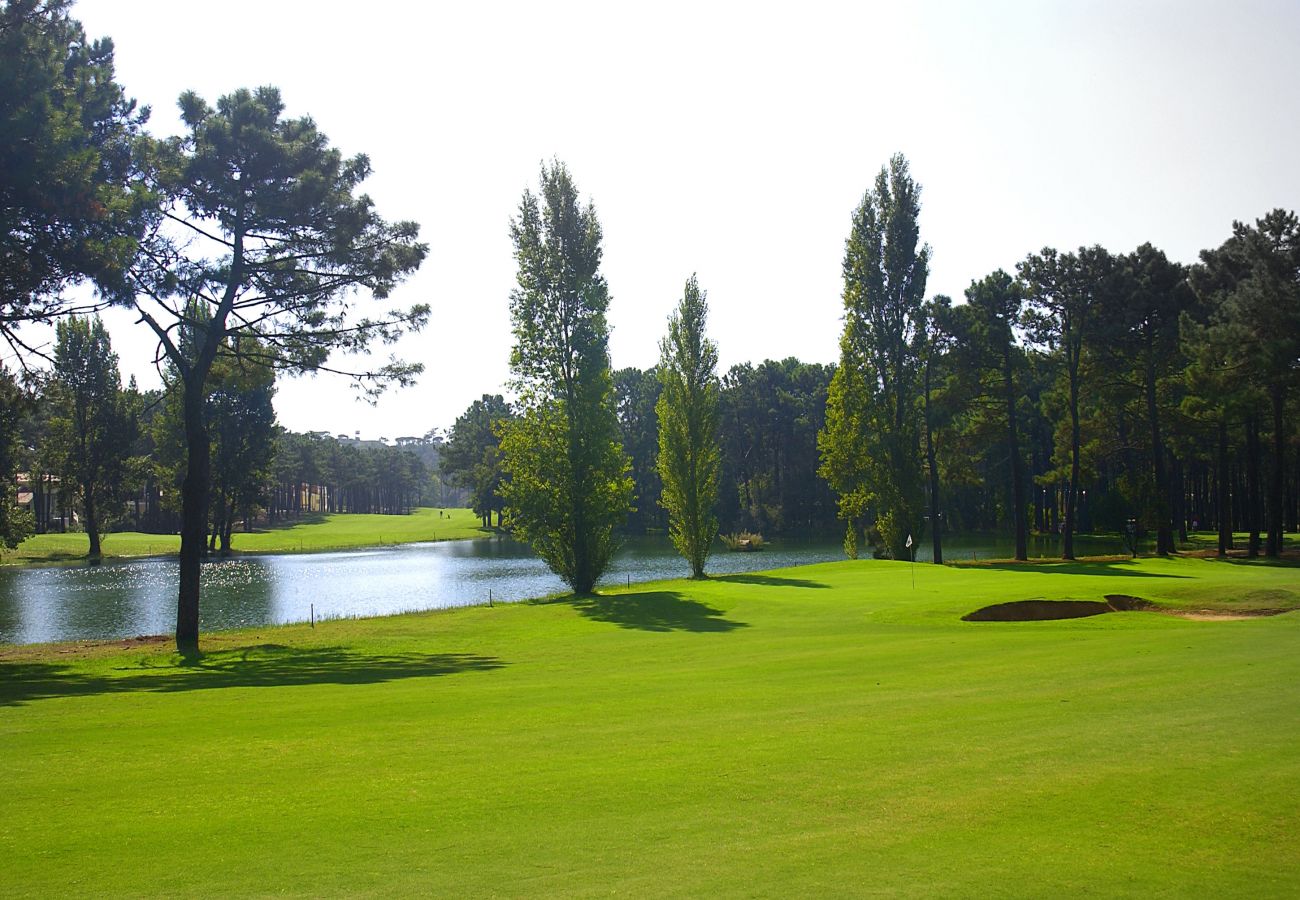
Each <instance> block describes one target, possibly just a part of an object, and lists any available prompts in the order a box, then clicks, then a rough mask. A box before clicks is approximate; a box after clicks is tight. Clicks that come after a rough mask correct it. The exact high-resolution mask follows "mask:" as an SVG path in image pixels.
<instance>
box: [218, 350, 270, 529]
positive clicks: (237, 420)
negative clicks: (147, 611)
mask: <svg viewBox="0 0 1300 900" xmlns="http://www.w3.org/2000/svg"><path fill="white" fill-rule="evenodd" d="M208 385H209V390H208V397H207V404H206V414H207V422H208V431H209V433H210V434H211V436H212V497H213V500H214V501H215V502H213V503H211V504H210V510H209V518H210V520H211V525H212V531H211V536H210V538H209V540H208V549H209V550H212V549H214V545H215V544H216V542H217V541H220V542H221V552H222V553H229V552H230V550H231V532H232V530H233V526H234V522H235V517H236V515H237V514H238V513H240V512H242V513H243V518H244V520H245V522H247V520H248V519H249V518H251V516H252V515H253V512H254V510H255V509H256V507H257V505H258V504H259V503H260V502H261V501H262V499H263V494H264V492H265V486H266V483H267V481H269V480H270V475H271V458H272V456H273V455H274V453H275V430H276V426H275V407H274V406H272V402H271V401H272V398H273V397H274V396H275V371H274V370H273V369H272V368H271V367H270V366H268V365H266V364H265V363H261V362H259V361H258V360H257V359H256V357H255V355H247V356H245V355H243V354H239V353H232V354H231V355H230V357H228V358H227V357H219V358H218V359H217V360H216V361H215V362H214V363H213V366H212V371H211V372H209V373H208Z"/></svg>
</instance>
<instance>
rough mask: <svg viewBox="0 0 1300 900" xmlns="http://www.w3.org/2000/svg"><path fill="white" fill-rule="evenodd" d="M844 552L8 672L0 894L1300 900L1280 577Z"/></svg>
mask: <svg viewBox="0 0 1300 900" xmlns="http://www.w3.org/2000/svg"><path fill="white" fill-rule="evenodd" d="M914 575H915V587H912V577H913V572H912V570H911V568H910V567H909V566H908V565H907V564H901V563H889V562H875V561H854V562H841V563H829V564H822V565H816V566H807V567H801V568H797V569H787V570H782V571H775V572H769V573H763V574H749V575H735V576H727V577H720V578H716V579H713V580H710V581H707V582H692V581H674V582H662V583H657V584H651V585H636V586H633V587H632V589H630V590H622V591H609V592H606V593H602V594H601V595H598V596H595V597H590V598H586V599H581V600H573V599H560V600H552V601H549V602H537V603H521V604H513V605H508V606H498V607H496V608H485V607H479V608H473V609H461V610H455V611H443V612H436V613H423V614H414V615H405V616H398V617H392V618H385V619H371V620H355V621H347V620H345V621H331V622H327V623H323V624H321V625H320V626H318V627H317V628H315V629H314V630H313V629H311V628H309V627H307V626H289V627H284V628H263V629H257V630H253V631H248V632H241V633H226V634H219V635H210V636H205V637H204V638H203V642H202V646H203V649H204V651H205V653H204V656H203V657H202V659H201V660H199V661H197V662H194V663H186V662H184V661H182V660H181V659H179V658H178V657H176V656H174V655H172V654H171V653H170V652H169V650H170V646H169V645H168V644H155V645H147V644H146V645H131V644H130V642H127V643H123V642H116V643H112V644H107V645H101V646H97V647H88V646H84V645H81V646H75V645H65V646H62V647H58V646H51V647H8V648H2V649H0V759H2V760H3V761H4V782H5V787H4V791H3V794H2V795H0V796H3V800H0V859H3V860H4V868H5V875H4V890H3V892H4V893H5V895H7V896H23V897H48V896H58V895H70V894H71V895H94V896H104V895H110V896H194V895H206V896H221V895H241V896H243V895H266V894H289V895H294V896H343V895H357V894H361V895H382V896H400V895H425V896H495V895H503V896H521V895H564V896H596V895H600V896H606V895H610V894H619V895H623V896H647V895H649V896H682V897H701V896H773V897H792V896H819V895H850V896H853V895H857V896H861V895H889V896H918V897H928V896H945V897H952V896H969V897H977V896H978V897H985V896H1036V897H1041V896H1075V895H1082V894H1089V895H1100V896H1133V897H1138V896H1141V897H1149V896H1189V895H1190V896H1250V897H1264V896H1295V895H1298V894H1300V866H1298V865H1297V859H1298V856H1297V850H1296V845H1295V834H1296V832H1297V829H1300V808H1298V807H1297V800H1296V797H1297V795H1298V794H1300V688H1298V687H1297V685H1300V612H1289V613H1286V614H1282V615H1272V616H1267V617H1265V616H1254V617H1250V618H1248V619H1246V620H1237V621H1191V620H1188V619H1184V618H1179V617H1177V616H1174V615H1167V614H1162V613H1159V612H1122V613H1109V614H1105V615H1099V616H1095V617H1091V618H1084V619H1073V620H1065V621H1042V622H1016V623H1002V622H963V621H961V616H963V615H965V614H967V613H969V612H971V611H973V610H976V609H978V608H980V607H984V606H987V605H990V604H994V603H1000V602H1007V601H1013V600H1024V599H1039V598H1041V599H1049V600H1050V599H1076V600H1100V599H1101V598H1102V597H1103V596H1104V595H1106V594H1116V593H1120V594H1126V595H1131V596H1135V597H1140V598H1144V599H1147V600H1150V601H1153V602H1155V603H1158V604H1161V605H1163V606H1167V607H1169V608H1176V609H1181V610H1184V611H1205V610H1220V611H1223V610H1226V611H1231V612H1237V613H1243V612H1255V611H1261V610H1269V611H1276V610H1279V609H1282V610H1296V609H1300V569H1298V568H1296V567H1293V566H1267V565H1263V564H1254V563H1250V564H1247V563H1241V562H1221V561H1217V560H1204V559H1173V560H1157V559H1142V560H1137V561H1135V562H1128V561H1123V562H1093V563H1074V564H1047V565H1033V566H1019V567H1017V566H1011V565H1007V566H996V565H995V566H978V567H969V568H953V567H936V566H925V565H918V566H916V567H915V573H914Z"/></svg>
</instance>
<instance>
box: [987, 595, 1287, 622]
mask: <svg viewBox="0 0 1300 900" xmlns="http://www.w3.org/2000/svg"><path fill="white" fill-rule="evenodd" d="M1111 612H1158V613H1164V614H1165V615H1170V616H1178V617H1179V618H1183V619H1192V620H1193V621H1197V622H1232V621H1238V620H1241V619H1253V618H1256V617H1258V616H1276V615H1278V614H1279V613H1283V612H1286V610H1285V609H1260V610H1251V611H1249V612H1228V611H1225V610H1215V609H1168V608H1166V607H1163V606H1157V605H1156V604H1154V603H1152V602H1151V601H1150V600H1143V599H1142V598H1141V597H1131V596H1129V595H1128V594H1107V595H1106V600H1105V602H1102V601H1100V600H1013V601H1012V602H1010V603H995V604H993V605H992V606H986V607H984V608H983V609H977V610H975V611H974V612H972V613H967V614H966V615H964V616H962V621H965V622H1048V621H1052V620H1054V619H1082V618H1085V617H1087V616H1100V615H1102V614H1104V613H1111Z"/></svg>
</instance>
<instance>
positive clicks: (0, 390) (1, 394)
mask: <svg viewBox="0 0 1300 900" xmlns="http://www.w3.org/2000/svg"><path fill="white" fill-rule="evenodd" d="M29 404H30V400H29V399H28V398H27V396H26V395H25V394H24V393H23V391H22V389H21V388H19V386H18V384H17V382H15V381H14V379H13V376H11V375H10V374H9V373H8V372H6V371H5V370H4V369H3V368H0V547H7V548H9V549H10V550H12V549H13V548H14V547H17V546H18V545H19V544H20V543H21V542H22V541H23V539H24V538H27V537H29V536H30V535H31V534H32V530H33V522H32V516H31V513H30V512H28V511H27V510H24V509H21V508H20V507H19V506H18V505H17V499H18V498H17V493H18V491H17V486H16V484H15V479H14V476H15V475H16V474H17V470H18V453H19V450H20V444H19V434H20V431H19V428H20V426H21V422H22V418H23V416H24V414H25V413H26V411H27V407H28V405H29Z"/></svg>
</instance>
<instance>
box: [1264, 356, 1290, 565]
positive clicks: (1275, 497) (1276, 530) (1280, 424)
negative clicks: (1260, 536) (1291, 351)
mask: <svg viewBox="0 0 1300 900" xmlns="http://www.w3.org/2000/svg"><path fill="white" fill-rule="evenodd" d="M1285 390H1286V389H1285V388H1284V387H1283V385H1282V382H1281V381H1276V382H1274V383H1273V384H1272V385H1271V387H1270V388H1269V395H1270V396H1269V399H1270V400H1272V402H1273V469H1272V471H1271V472H1270V473H1269V485H1268V547H1267V549H1266V550H1265V553H1266V555H1267V556H1268V557H1269V558H1270V559H1277V558H1278V557H1279V556H1281V555H1282V504H1283V490H1282V484H1283V476H1284V475H1285V473H1286V422H1285V421H1284V420H1283V418H1282V413H1283V410H1284V408H1285V405H1286V396H1285Z"/></svg>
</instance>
